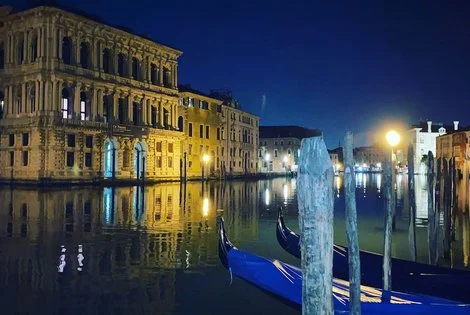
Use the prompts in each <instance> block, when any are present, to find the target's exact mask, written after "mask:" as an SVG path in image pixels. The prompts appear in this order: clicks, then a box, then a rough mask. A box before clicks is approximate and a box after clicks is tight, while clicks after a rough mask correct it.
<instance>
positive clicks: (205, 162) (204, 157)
mask: <svg viewBox="0 0 470 315" xmlns="http://www.w3.org/2000/svg"><path fill="white" fill-rule="evenodd" d="M209 160H210V156H209V154H207V153H204V155H203V156H202V161H203V162H204V164H203V165H202V180H204V168H205V167H206V166H207V163H208V162H209Z"/></svg>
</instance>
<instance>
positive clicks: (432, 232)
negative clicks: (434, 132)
mask: <svg viewBox="0 0 470 315" xmlns="http://www.w3.org/2000/svg"><path fill="white" fill-rule="evenodd" d="M427 171H428V174H427V192H428V249H429V263H431V264H436V263H437V258H438V254H437V226H436V224H435V223H436V217H438V214H436V208H435V207H434V177H435V173H434V155H433V154H432V152H431V151H429V152H428V165H427ZM444 172H445V169H444Z"/></svg>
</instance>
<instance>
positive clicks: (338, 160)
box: [328, 147, 343, 173]
mask: <svg viewBox="0 0 470 315" xmlns="http://www.w3.org/2000/svg"><path fill="white" fill-rule="evenodd" d="M328 155H329V156H330V160H331V164H332V165H333V169H334V171H335V173H338V172H339V171H342V170H343V148H342V147H338V148H335V149H331V150H328Z"/></svg>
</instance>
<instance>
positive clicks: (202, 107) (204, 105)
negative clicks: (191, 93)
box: [199, 101, 209, 109]
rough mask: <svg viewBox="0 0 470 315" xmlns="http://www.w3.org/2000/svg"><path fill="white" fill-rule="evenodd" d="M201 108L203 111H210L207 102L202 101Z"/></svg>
mask: <svg viewBox="0 0 470 315" xmlns="http://www.w3.org/2000/svg"><path fill="white" fill-rule="evenodd" d="M199 108H201V109H209V103H207V102H206V101H201V102H200V103H199Z"/></svg>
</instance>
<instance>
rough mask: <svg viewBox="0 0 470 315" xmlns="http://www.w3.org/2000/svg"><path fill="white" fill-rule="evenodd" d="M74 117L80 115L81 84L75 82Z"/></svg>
mask: <svg viewBox="0 0 470 315" xmlns="http://www.w3.org/2000/svg"><path fill="white" fill-rule="evenodd" d="M72 117H74V118H76V117H80V85H79V84H78V83H75V89H74V99H73V113H72Z"/></svg>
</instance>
